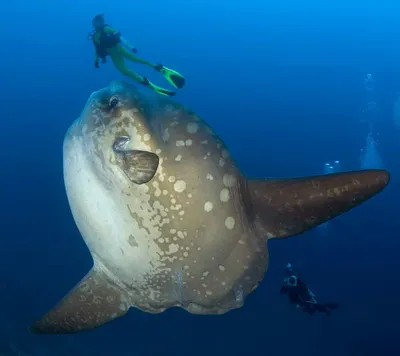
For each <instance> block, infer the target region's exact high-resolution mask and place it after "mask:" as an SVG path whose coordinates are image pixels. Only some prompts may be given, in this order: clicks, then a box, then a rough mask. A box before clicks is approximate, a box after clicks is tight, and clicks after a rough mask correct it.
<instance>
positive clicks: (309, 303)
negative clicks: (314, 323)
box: [281, 263, 339, 315]
mask: <svg viewBox="0 0 400 356" xmlns="http://www.w3.org/2000/svg"><path fill="white" fill-rule="evenodd" d="M284 293H286V294H288V297H289V300H290V302H291V303H293V304H296V307H297V308H300V307H301V308H302V309H303V311H305V312H307V313H309V314H310V315H313V314H315V313H316V312H317V311H318V312H320V313H326V314H327V315H330V310H331V309H336V308H337V307H338V306H339V304H338V303H319V302H318V301H317V300H316V299H315V294H314V293H313V292H312V291H311V290H310V289H309V288H308V287H307V285H306V283H305V282H304V281H303V280H302V279H301V278H300V277H299V276H298V275H297V274H296V273H295V272H293V267H292V265H291V264H290V263H288V264H287V266H286V269H285V278H284V280H283V285H282V287H281V294H284Z"/></svg>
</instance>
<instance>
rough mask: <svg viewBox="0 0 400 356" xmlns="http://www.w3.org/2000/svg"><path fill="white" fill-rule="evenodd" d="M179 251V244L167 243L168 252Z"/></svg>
mask: <svg viewBox="0 0 400 356" xmlns="http://www.w3.org/2000/svg"><path fill="white" fill-rule="evenodd" d="M178 251H179V245H178V244H170V245H169V251H168V252H169V253H170V254H171V253H176V252H178Z"/></svg>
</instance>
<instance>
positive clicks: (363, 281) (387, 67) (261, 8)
mask: <svg viewBox="0 0 400 356" xmlns="http://www.w3.org/2000/svg"><path fill="white" fill-rule="evenodd" d="M79 3H82V4H84V5H79ZM1 10H2V11H1V17H2V22H1V25H0V27H1V43H2V46H1V48H2V50H1V53H2V54H1V56H0V78H1V81H0V93H1V97H0V101H1V104H2V105H1V122H2V125H3V126H2V130H1V131H0V135H1V139H0V152H1V170H0V172H1V175H0V192H1V202H2V203H3V204H2V210H1V218H0V219H1V220H0V221H1V224H2V233H1V240H0V266H1V268H0V308H1V317H0V354H2V355H7V356H8V355H85V356H87V355H96V356H100V355H113V356H114V355H115V356H118V355H121V356H122V355H135V356H142V355H145V356H148V355H163V356H180V355H182V356H183V355H185V356H186V355H207V356H214V355H252V354H253V355H254V354H257V355H273V356H275V355H284V356H286V355H294V354H295V355H296V356H303V355H307V356H310V355H324V356H336V355H343V356H347V355H349V356H350V355H357V356H359V355H362V356H364V355H365V356H368V355H377V354H379V355H385V356H392V355H399V354H400V345H399V343H398V336H399V335H400V327H399V323H398V320H399V319H400V309H399V307H398V305H399V301H400V287H399V283H400V277H399V273H400V259H399V249H400V242H399V233H398V225H397V222H398V211H399V207H398V202H399V199H400V186H399V180H398V174H399V171H400V168H399V157H400V155H399V154H400V148H399V137H400V136H399V135H400V131H398V130H397V129H396V126H395V124H394V123H395V121H394V120H393V107H394V101H395V100H396V98H397V95H396V92H398V91H399V90H400V70H399V63H400V49H399V46H398V39H399V36H400V25H399V21H398V14H399V13H400V3H399V4H398V3H396V2H393V1H392V2H382V1H370V2H368V1H351V0H348V1H303V2H301V1H285V2H276V1H260V0H253V1H251V2H249V1H247V2H246V1H243V0H240V1H238V0H230V1H227V0H219V1H210V0H202V1H198V0H192V1H177V0H170V1H168V2H167V1H161V0H153V1H142V2H134V1H121V0H114V1H110V2H106V1H104V0H98V1H96V2H95V1H89V0H87V1H84V2H83V1H82V2H78V1H73V2H71V1H66V0H57V1H45V0H36V1H27V0H14V1H8V2H4V4H2V8H1ZM98 12H104V13H105V14H106V17H107V21H108V22H109V23H110V24H111V25H112V26H114V27H116V28H118V29H119V30H120V31H121V32H122V33H123V35H124V36H125V37H126V38H128V39H129V40H130V41H131V42H132V44H134V45H135V46H136V47H137V48H138V50H139V54H140V55H142V56H143V57H145V58H148V59H150V60H153V61H155V62H162V63H163V64H165V65H167V66H169V67H172V68H176V69H177V70H179V71H180V72H181V73H183V74H184V75H185V77H186V79H187V85H186V87H185V88H184V89H183V90H181V91H180V92H179V94H178V95H177V97H176V99H177V100H179V101H180V102H182V103H184V104H186V105H188V106H190V107H191V108H193V109H194V110H196V112H197V113H198V114H199V115H200V116H201V117H203V118H204V119H205V120H207V121H208V123H209V124H210V125H211V126H212V127H213V128H214V129H215V130H216V131H217V133H218V134H219V135H220V136H221V137H222V138H223V140H224V141H225V143H226V144H227V145H228V146H229V148H230V151H231V153H232V154H233V156H234V157H235V159H236V160H237V161H238V164H239V166H240V167H241V169H242V170H243V172H245V173H246V174H247V175H249V176H265V177H289V176H304V175H312V174H322V167H323V163H324V162H326V161H333V160H336V159H340V162H341V169H342V170H353V169H358V168H359V167H360V164H361V163H360V149H361V148H364V147H365V142H366V136H367V134H368V133H369V127H368V125H366V124H365V122H363V120H362V118H361V116H362V115H363V114H362V112H363V109H362V108H363V106H365V88H364V86H363V78H364V76H365V74H366V73H367V72H370V73H373V74H374V77H375V79H376V95H377V101H379V110H380V115H381V118H382V119H381V120H380V121H379V122H377V123H376V124H375V125H374V130H375V131H374V132H376V133H379V154H380V157H381V158H382V162H383V164H384V168H386V169H388V170H389V171H390V172H391V174H392V181H391V184H390V186H389V187H388V188H387V189H386V190H385V191H384V192H383V193H382V194H380V195H379V196H377V197H374V198H373V199H372V200H370V201H368V202H367V203H365V204H363V205H362V206H360V207H358V208H356V209H355V210H352V211H351V212H349V213H347V214H345V215H343V216H341V217H339V218H337V219H335V220H333V221H331V222H330V223H329V226H328V230H327V232H326V234H325V236H324V237H323V238H321V236H320V235H319V232H318V229H315V230H312V231H310V232H307V233H305V234H303V235H302V236H298V237H294V238H290V239H287V240H280V241H277V240H274V241H272V242H271V243H270V244H269V247H270V254H271V261H270V266H269V270H268V272H267V274H266V277H265V280H264V282H263V283H262V284H261V286H260V287H259V288H258V289H257V290H256V291H255V292H254V293H252V294H251V295H250V296H249V297H248V299H247V301H246V304H245V306H244V307H243V308H242V309H240V310H236V311H232V312H230V313H228V314H226V315H224V316H218V317H217V316H213V317H210V316H209V317H205V316H193V315H190V314H189V313H187V312H184V311H182V310H175V309H173V310H169V311H167V312H165V313H163V314H160V315H150V314H145V313H142V312H140V311H137V310H134V311H132V312H130V313H129V315H128V316H126V317H124V318H121V319H118V320H116V321H114V322H112V323H110V324H108V325H105V326H103V327H101V328H99V329H97V330H95V331H93V332H90V333H82V334H77V335H73V336H63V335H59V336H38V335H32V334H29V332H28V326H29V325H30V324H31V323H32V322H33V321H34V320H36V319H37V318H39V317H40V316H42V314H43V313H44V312H46V311H47V310H48V309H49V308H50V307H51V306H52V305H53V304H55V303H56V302H57V301H58V300H59V299H60V298H61V297H62V296H63V295H64V294H65V293H66V292H67V291H69V290H70V288H71V287H73V286H74V285H75V283H77V281H78V280H80V279H81V278H82V277H83V275H84V274H86V272H87V271H88V270H89V268H90V267H91V263H92V262H91V259H90V255H89V252H88V250H87V248H86V246H85V245H84V242H83V240H82V239H81V237H80V235H79V232H78V230H77V228H76V226H75V223H74V221H73V219H72V216H71V213H70V210H69V206H68V202H67V199H66V195H65V191H64V184H63V176H62V141H63V137H64V134H65V132H66V130H67V129H68V127H69V125H70V124H71V123H72V121H73V120H74V119H75V118H77V117H78V116H79V115H80V112H81V110H82V109H83V106H84V105H85V103H86V100H87V98H88V96H89V95H90V94H91V93H92V92H93V91H95V90H97V89H99V88H102V87H105V86H106V85H107V84H108V83H109V82H110V81H111V80H114V79H123V78H122V76H121V75H120V74H119V73H118V72H117V71H116V69H115V68H113V66H112V65H111V64H107V65H103V66H101V68H100V69H95V68H94V66H93V62H94V54H93V48H92V46H91V43H90V42H89V41H87V39H86V36H87V33H88V32H89V31H90V30H91V19H92V17H93V16H94V15H95V14H97V13H98ZM133 67H134V69H136V70H138V71H139V72H140V73H142V74H145V75H148V76H149V78H150V79H151V80H153V81H154V82H155V83H157V84H160V85H161V84H163V82H162V79H161V78H160V76H159V74H157V73H153V72H151V71H149V70H148V69H146V68H141V67H140V66H139V65H133ZM288 261H291V262H292V264H293V265H294V266H295V267H296V268H297V269H299V270H300V271H301V274H302V275H304V276H306V279H307V282H308V283H309V286H310V287H311V288H312V290H313V291H314V293H315V294H316V295H317V296H318V297H320V298H321V299H322V300H334V301H339V302H340V303H341V307H340V309H338V310H337V311H335V312H334V313H333V314H332V315H331V316H330V317H325V316H323V315H318V316H313V317H310V316H309V315H307V314H304V313H302V312H300V311H299V310H297V309H295V308H294V307H293V306H292V305H290V304H289V303H288V302H287V299H286V297H283V296H281V295H280V294H279V288H280V283H281V282H282V277H283V275H282V273H283V269H284V267H285V265H286V263H287V262H288Z"/></svg>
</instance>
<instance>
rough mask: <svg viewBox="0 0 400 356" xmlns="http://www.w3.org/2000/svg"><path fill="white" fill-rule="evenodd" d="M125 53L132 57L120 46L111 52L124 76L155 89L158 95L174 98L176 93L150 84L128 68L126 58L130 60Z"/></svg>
mask: <svg viewBox="0 0 400 356" xmlns="http://www.w3.org/2000/svg"><path fill="white" fill-rule="evenodd" d="M124 51H126V52H127V53H128V54H129V55H131V53H129V51H127V50H126V49H125V48H123V47H122V46H118V47H117V48H113V49H112V50H110V51H109V54H110V57H111V59H112V61H113V63H114V65H115V67H116V68H117V69H118V70H119V71H120V72H121V73H122V74H124V75H126V76H127V77H129V78H131V79H133V80H135V81H136V82H138V83H140V84H143V85H145V86H148V87H149V88H151V89H153V90H154V91H155V92H156V93H158V94H160V95H165V96H174V95H175V92H173V91H171V90H168V89H164V88H161V87H159V86H157V85H155V84H153V83H152V82H150V81H149V80H148V79H147V78H146V77H142V76H141V75H139V74H137V73H136V72H135V71H133V70H131V69H129V68H127V67H126V65H125V58H128V59H129V56H127V55H126V53H124ZM132 56H133V57H135V58H136V56H134V55H133V54H132Z"/></svg>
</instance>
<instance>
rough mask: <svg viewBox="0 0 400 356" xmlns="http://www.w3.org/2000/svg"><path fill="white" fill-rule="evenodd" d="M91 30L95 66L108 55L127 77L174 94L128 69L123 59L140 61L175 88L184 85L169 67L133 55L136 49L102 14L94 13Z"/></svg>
mask: <svg viewBox="0 0 400 356" xmlns="http://www.w3.org/2000/svg"><path fill="white" fill-rule="evenodd" d="M92 25H93V29H94V30H93V32H92V33H90V34H89V39H91V40H92V41H93V45H94V47H95V57H96V59H95V62H94V65H95V67H96V68H99V59H101V61H102V63H106V58H107V56H110V58H111V60H112V61H113V63H114V65H115V67H116V68H117V69H118V70H119V71H120V72H121V73H122V74H124V75H126V76H127V77H129V78H131V79H133V80H135V81H136V82H138V83H140V84H143V85H146V86H148V87H149V88H151V89H153V90H154V91H155V92H156V93H158V94H161V95H166V96H174V95H175V92H174V91H171V90H168V89H164V88H161V87H159V86H157V85H155V84H153V83H152V82H150V81H149V80H148V79H147V78H146V77H142V76H140V75H139V74H137V73H136V72H135V71H133V70H131V69H129V68H127V67H126V65H125V59H127V60H130V61H132V62H137V63H141V64H144V65H147V66H149V67H152V68H154V69H155V70H157V71H158V72H160V73H161V74H162V75H163V76H164V77H165V79H166V80H167V81H168V82H169V83H170V84H171V85H172V86H173V87H175V88H176V89H181V88H182V87H183V86H184V85H185V78H184V77H183V76H182V75H181V74H180V73H178V72H176V71H174V70H172V69H169V68H167V67H165V66H163V65H161V64H153V63H151V62H149V61H147V60H145V59H142V58H140V57H138V56H136V55H135V53H136V52H137V50H136V49H135V48H134V47H132V46H131V45H130V44H129V42H128V41H127V40H126V39H125V38H124V37H122V36H121V33H120V32H118V31H117V30H114V29H112V28H111V27H110V26H108V25H107V24H106V23H105V20H104V15H103V14H99V15H96V16H95V17H94V18H93V20H92Z"/></svg>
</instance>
